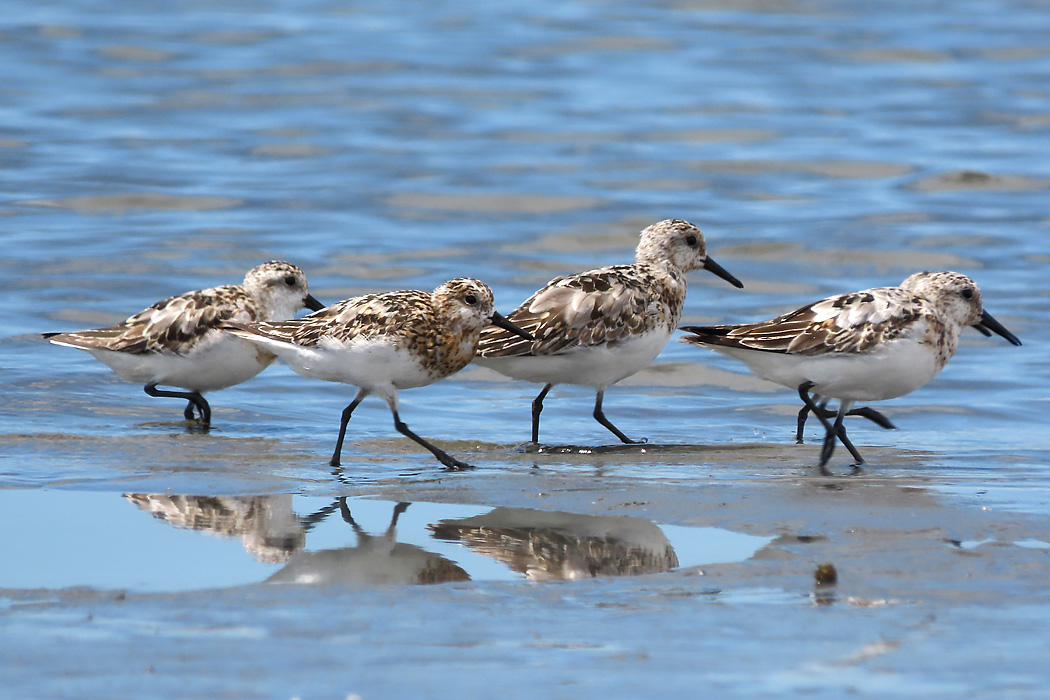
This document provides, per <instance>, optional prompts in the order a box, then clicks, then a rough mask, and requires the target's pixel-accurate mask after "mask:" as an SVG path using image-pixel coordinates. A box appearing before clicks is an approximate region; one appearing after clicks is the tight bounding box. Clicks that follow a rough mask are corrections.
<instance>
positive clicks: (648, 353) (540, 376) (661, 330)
mask: <svg viewBox="0 0 1050 700" xmlns="http://www.w3.org/2000/svg"><path fill="white" fill-rule="evenodd" d="M635 260H636V261H635V262H634V263H633V264H630V265H614V266H611V267H602V268H598V269H595V270H588V271H586V272H581V273H578V274H575V275H568V276H565V277H558V278H556V279H553V280H551V281H550V282H549V283H548V284H547V285H546V286H544V287H543V288H542V289H540V290H539V291H537V292H536V293H535V294H533V295H532V296H531V297H529V299H528V300H526V301H525V302H524V303H523V304H522V305H521V306H519V307H518V308H517V309H515V310H514V311H513V312H511V313H510V314H509V315H508V317H507V318H508V320H510V321H512V322H513V323H514V324H516V325H518V326H519V327H521V328H523V329H525V330H526V331H528V332H530V333H532V334H533V335H534V336H535V337H536V340H535V341H534V342H529V341H525V340H523V339H521V338H519V337H515V336H512V335H511V334H510V333H507V332H506V331H503V330H501V329H498V328H487V329H485V330H484V331H483V332H482V334H481V345H480V347H479V349H478V356H477V358H475V362H476V363H477V364H480V365H482V366H485V367H491V368H492V369H494V370H496V371H498V372H500V373H502V374H505V375H507V376H509V377H513V378H515V379H524V380H526V381H531V382H540V383H544V384H546V385H547V386H546V387H544V390H543V392H541V394H540V396H539V397H537V399H536V401H535V402H534V403H533V441H534V442H536V441H538V435H539V423H538V421H539V411H540V410H541V409H542V401H543V397H544V396H545V395H546V393H547V391H549V390H550V388H551V386H553V385H554V384H578V385H582V386H590V387H594V389H595V390H596V392H597V400H596V403H595V419H597V420H598V421H599V422H600V423H602V425H604V426H605V427H606V428H608V429H609V430H610V431H611V432H613V434H615V435H616V436H617V437H619V438H620V439H621V440H622V441H624V442H633V441H632V440H630V439H629V438H627V437H626V436H624V435H623V433H621V432H620V431H619V430H618V429H616V428H615V427H614V426H612V424H611V423H609V422H608V420H607V419H605V417H604V414H602V412H601V401H602V396H603V395H604V392H605V389H606V388H608V387H609V386H610V385H612V384H614V383H616V382H618V381H620V380H622V379H624V378H626V377H629V376H631V375H632V374H634V373H635V372H638V371H639V370H641V369H643V368H645V367H647V366H648V365H649V364H650V363H651V362H652V361H653V360H654V359H656V356H657V355H659V354H660V351H661V350H662V349H663V348H664V346H665V345H666V344H667V341H668V340H670V338H671V335H672V333H673V332H674V329H675V326H676V325H677V324H678V321H679V320H680V319H681V316H682V306H683V304H684V303H685V295H686V279H685V273H687V272H690V271H692V270H696V269H699V268H705V269H708V270H710V271H712V272H714V273H715V274H717V275H719V276H720V277H722V278H723V279H725V280H727V281H729V282H730V283H732V284H734V285H735V286H738V287H740V286H742V285H741V284H740V282H739V281H737V280H736V278H735V277H733V276H732V275H730V274H729V273H727V272H726V271H725V270H723V269H722V268H721V266H719V265H718V264H717V263H715V262H714V261H713V260H712V259H711V258H709V257H708V256H707V251H706V247H705V242H704V236H703V234H702V233H701V232H700V230H699V229H698V228H696V226H694V225H693V224H691V223H689V222H687V221H682V220H679V219H669V220H665V221H660V222H658V223H656V224H653V225H652V226H649V227H648V228H646V229H645V230H644V231H642V234H641V239H640V241H639V243H638V247H637V250H636V251H635Z"/></svg>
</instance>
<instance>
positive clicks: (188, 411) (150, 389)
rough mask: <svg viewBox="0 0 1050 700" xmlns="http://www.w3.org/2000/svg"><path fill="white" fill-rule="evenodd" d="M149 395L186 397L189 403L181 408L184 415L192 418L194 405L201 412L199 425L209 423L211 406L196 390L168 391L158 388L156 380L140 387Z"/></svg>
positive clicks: (170, 397)
mask: <svg viewBox="0 0 1050 700" xmlns="http://www.w3.org/2000/svg"><path fill="white" fill-rule="evenodd" d="M142 390H143V391H145V392H146V393H147V394H149V395H150V396H159V397H164V398H169V399H187V400H188V401H189V402H190V403H189V405H188V406H186V408H185V410H183V412H182V415H184V416H185V417H186V418H187V419H188V420H193V407H194V406H196V407H197V410H198V411H200V413H201V425H211V406H209V405H208V402H207V401H205V400H204V397H203V396H201V395H200V393H199V392H196V391H168V390H167V389H158V388H157V383H156V382H150V383H149V384H147V385H146V386H144V387H142Z"/></svg>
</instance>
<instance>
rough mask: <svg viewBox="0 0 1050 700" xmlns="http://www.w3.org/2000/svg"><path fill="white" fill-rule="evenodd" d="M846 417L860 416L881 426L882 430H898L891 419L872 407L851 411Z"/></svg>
mask: <svg viewBox="0 0 1050 700" xmlns="http://www.w3.org/2000/svg"><path fill="white" fill-rule="evenodd" d="M846 415H847V416H860V417H861V418H867V419H868V420H870V421H871V422H872V423H874V424H875V425H877V426H879V427H880V428H885V429H886V430H896V429H897V426H895V425H894V424H893V423H891V422H890V419H889V418H887V417H886V416H884V415H882V414H881V413H879V412H878V411H876V410H875V409H874V408H871V407H870V406H862V407H860V408H854V409H853V410H852V411H849V412H848V413H847V414H846Z"/></svg>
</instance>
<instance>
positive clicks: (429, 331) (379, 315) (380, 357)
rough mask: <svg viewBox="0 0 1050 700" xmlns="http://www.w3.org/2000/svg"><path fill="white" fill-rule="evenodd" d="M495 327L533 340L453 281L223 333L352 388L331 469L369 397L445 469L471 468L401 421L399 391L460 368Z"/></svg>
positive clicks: (480, 290)
mask: <svg viewBox="0 0 1050 700" xmlns="http://www.w3.org/2000/svg"><path fill="white" fill-rule="evenodd" d="M490 324H495V325H497V326H500V327H501V328H506V329H507V330H508V331H509V332H511V333H516V334H518V335H520V336H521V337H523V338H527V339H532V336H531V335H529V334H528V333H526V332H525V331H523V330H522V329H520V328H518V327H517V326H515V325H514V324H513V323H510V322H509V321H507V320H506V319H505V318H503V316H501V315H500V314H499V313H497V312H496V310H495V308H494V304H493V299H492V291H491V290H490V289H489V288H488V286H487V285H485V283H484V282H479V281H478V280H475V279H471V278H469V277H459V278H456V279H454V280H450V281H448V282H445V283H444V284H442V285H441V286H440V287H438V288H437V289H435V290H434V291H433V292H422V291H416V290H403V291H396V292H386V293H384V294H367V295H365V296H361V297H355V298H353V299H347V300H345V301H340V302H338V303H336V304H332V305H331V306H329V307H327V308H324V309H321V310H320V311H317V312H316V313H312V314H309V315H307V316H304V317H303V318H301V319H295V320H290V321H274V322H267V323H243V322H237V323H227V324H226V325H225V326H223V327H224V328H225V329H226V330H228V331H229V332H230V333H232V334H233V335H235V336H238V337H239V338H243V339H244V340H248V341H251V342H252V343H255V344H257V345H259V346H260V347H262V348H264V349H266V350H268V351H269V352H272V353H274V354H276V355H279V356H280V357H281V358H282V359H283V360H284V361H285V362H287V363H288V365H289V366H290V367H291V368H292V369H293V370H295V371H296V372H298V373H299V374H301V375H303V376H304V377H312V378H314V379H322V380H324V381H329V382H341V383H343V384H352V385H354V386H356V387H358V391H357V396H355V397H354V400H353V401H352V402H350V404H349V405H348V406H347V407H346V408H345V409H344V410H343V415H342V421H341V423H340V425H339V439H338V440H337V441H336V445H335V452H333V454H332V459H331V462H330V464H331V466H333V467H338V466H339V465H340V456H341V454H342V449H343V440H344V438H345V437H346V426H347V423H349V421H350V416H351V415H352V414H353V412H354V409H355V408H357V406H358V404H360V403H361V401H362V400H363V399H364V398H365V397H366V396H368V395H369V394H372V393H375V394H379V395H380V396H381V397H383V399H385V400H386V402H387V405H388V406H389V407H390V412H391V413H392V414H393V416H394V428H395V429H396V430H397V431H398V432H399V433H401V434H402V435H404V436H406V437H408V438H411V439H412V440H414V441H415V442H417V443H418V444H420V445H422V446H423V447H425V448H426V449H428V450H430V452H431V453H432V454H433V455H434V456H435V457H437V459H438V461H439V462H441V463H442V464H444V465H445V466H446V467H449V468H452V469H463V468H469V467H470V466H471V465H469V464H467V463H465V462H461V461H460V460H458V459H454V458H452V457H450V456H449V455H448V454H446V453H445V452H444V451H442V450H441V449H439V448H437V447H436V446H434V445H432V444H430V443H429V442H427V441H426V440H424V439H423V438H421V437H420V436H418V435H416V434H415V433H414V432H412V431H411V430H409V428H408V426H407V425H405V423H404V422H402V420H401V418H400V416H399V415H398V411H397V408H398V398H397V392H398V390H399V389H410V388H413V387H418V386H426V385H428V384H432V383H434V382H436V381H437V380H439V379H443V378H445V377H447V376H449V375H451V374H455V373H456V372H458V371H459V370H461V369H463V368H464V367H466V366H467V365H468V364H469V363H470V361H471V359H472V358H473V357H474V353H475V351H476V350H477V347H478V337H479V335H480V333H481V329H482V328H484V327H485V326H487V325H490Z"/></svg>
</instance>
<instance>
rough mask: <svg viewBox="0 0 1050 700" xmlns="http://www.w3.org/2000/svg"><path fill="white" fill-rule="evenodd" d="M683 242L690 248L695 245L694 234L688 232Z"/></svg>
mask: <svg viewBox="0 0 1050 700" xmlns="http://www.w3.org/2000/svg"><path fill="white" fill-rule="evenodd" d="M685 244H686V245H687V246H689V247H690V248H692V247H693V246H694V245H696V236H694V235H692V234H689V235H688V236H686V237H685Z"/></svg>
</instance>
